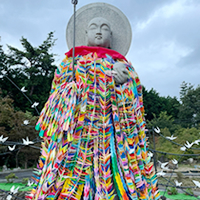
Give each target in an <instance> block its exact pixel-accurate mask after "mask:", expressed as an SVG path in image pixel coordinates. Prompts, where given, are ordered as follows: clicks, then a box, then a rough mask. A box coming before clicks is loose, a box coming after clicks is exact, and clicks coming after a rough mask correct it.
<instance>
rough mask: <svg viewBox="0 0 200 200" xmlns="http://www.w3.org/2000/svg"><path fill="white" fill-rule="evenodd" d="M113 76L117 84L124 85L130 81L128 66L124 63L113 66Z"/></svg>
mask: <svg viewBox="0 0 200 200" xmlns="http://www.w3.org/2000/svg"><path fill="white" fill-rule="evenodd" d="M113 70H114V73H113V76H114V80H115V82H116V83H117V84H124V83H126V82H127V81H128V71H127V68H126V65H125V64H124V63H123V62H118V61H117V62H116V63H115V64H114V65H113Z"/></svg>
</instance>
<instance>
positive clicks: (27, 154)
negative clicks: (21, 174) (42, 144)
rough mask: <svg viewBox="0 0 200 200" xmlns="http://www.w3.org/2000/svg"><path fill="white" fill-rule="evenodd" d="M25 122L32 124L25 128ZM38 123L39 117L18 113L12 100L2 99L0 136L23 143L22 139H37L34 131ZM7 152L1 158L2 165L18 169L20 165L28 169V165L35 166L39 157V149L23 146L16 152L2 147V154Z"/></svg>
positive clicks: (0, 148)
mask: <svg viewBox="0 0 200 200" xmlns="http://www.w3.org/2000/svg"><path fill="white" fill-rule="evenodd" d="M24 120H29V123H30V124H28V125H27V126H25V125H24V124H23V121H24ZM36 121H37V117H33V116H32V114H31V113H30V112H26V113H24V112H22V111H16V110H15V109H14V107H13V100H12V99H11V98H9V97H4V98H2V97H0V135H3V137H8V141H13V142H16V143H22V138H24V139H26V137H28V138H29V140H34V139H36V138H37V136H38V133H37V132H36V131H35V129H34V126H35V123H36ZM35 145H39V144H35ZM11 146H12V145H11ZM5 152H6V153H7V152H9V153H8V154H5V155H2V156H0V165H4V164H6V165H7V166H8V167H18V166H19V165H20V166H22V167H25V168H27V167H28V165H30V166H31V165H33V163H34V162H36V160H37V159H38V156H39V149H33V148H31V147H28V146H21V145H16V148H15V150H14V151H12V152H10V151H9V150H8V148H7V146H6V145H0V153H5Z"/></svg>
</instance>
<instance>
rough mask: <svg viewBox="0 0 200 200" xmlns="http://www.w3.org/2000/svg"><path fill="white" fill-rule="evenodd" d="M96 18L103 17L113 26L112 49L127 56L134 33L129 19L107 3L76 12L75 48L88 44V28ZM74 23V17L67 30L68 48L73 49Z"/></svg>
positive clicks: (92, 4)
mask: <svg viewBox="0 0 200 200" xmlns="http://www.w3.org/2000/svg"><path fill="white" fill-rule="evenodd" d="M95 17H103V18H105V19H107V20H108V21H109V22H110V24H111V31H112V44H111V46H112V49H113V50H115V51H117V52H119V53H121V54H122V55H124V56H125V55H126V54H127V52H128V50H129V48H130V44H131V39H132V31H131V25H130V23H129V21H128V19H127V17H126V16H125V15H124V14H123V13H122V11H120V10H119V9H118V8H116V7H115V6H113V5H110V4H107V3H91V4H88V5H85V6H83V7H81V8H80V9H78V10H77V11H76V40H75V46H82V45H87V44H86V33H85V31H86V27H87V25H88V23H89V21H90V20H91V19H93V18H95ZM73 22H74V16H73V15H72V16H71V18H70V20H69V22H68V25H67V29H66V40H67V45H68V48H69V49H71V48H72V47H73Z"/></svg>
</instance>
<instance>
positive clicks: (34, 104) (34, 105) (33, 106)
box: [31, 102, 39, 108]
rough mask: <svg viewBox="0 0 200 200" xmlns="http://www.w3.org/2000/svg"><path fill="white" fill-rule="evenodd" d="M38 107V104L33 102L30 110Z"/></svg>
mask: <svg viewBox="0 0 200 200" xmlns="http://www.w3.org/2000/svg"><path fill="white" fill-rule="evenodd" d="M38 105H39V103H38V102H34V103H33V105H32V106H31V108H35V107H37V106H38Z"/></svg>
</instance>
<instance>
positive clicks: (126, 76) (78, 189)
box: [27, 3, 159, 200]
mask: <svg viewBox="0 0 200 200" xmlns="http://www.w3.org/2000/svg"><path fill="white" fill-rule="evenodd" d="M72 19H73V18H71V19H70V21H69V24H68V27H67V41H68V46H69V47H70V48H71V47H72V38H73V31H72V21H73V20H72ZM76 27H77V31H76V48H75V58H74V61H75V62H74V68H75V76H73V74H72V72H73V70H72V68H73V67H72V66H73V58H72V49H71V50H70V51H68V52H67V53H66V54H65V55H66V57H65V59H64V60H63V61H62V62H61V64H60V66H59V67H58V69H57V70H56V72H55V76H54V79H53V82H52V89H51V95H50V97H49V99H48V101H47V102H46V104H45V106H44V108H43V110H42V112H41V115H40V118H39V120H38V122H37V124H36V129H37V130H38V131H39V135H40V137H41V138H42V139H43V142H42V150H41V156H40V158H39V162H38V167H37V170H36V172H35V176H34V177H33V180H34V183H35V185H34V189H33V190H32V191H31V193H30V194H29V195H28V196H27V199H35V200H36V199H38V200H39V199H40V200H43V199H74V200H76V199H84V200H86V199H91V200H92V199H95V200H104V199H105V200H106V199H120V200H124V199H127V200H128V199H148V200H149V199H159V192H158V190H157V186H156V184H157V180H156V176H155V172H154V169H153V163H151V162H150V157H149V156H148V155H147V138H146V134H145V120H144V107H143V101H142V87H141V84H140V80H139V78H138V75H137V73H136V72H135V69H134V68H133V66H132V65H131V64H130V63H129V62H128V61H127V60H126V58H125V57H124V55H125V54H126V53H127V51H128V49H129V46H130V41H131V28H130V24H129V22H128V20H127V18H126V17H125V16H124V14H123V13H122V12H121V11H120V10H118V9H117V8H116V7H114V6H111V5H109V4H106V3H95V4H89V5H87V6H84V7H82V8H80V9H79V10H78V11H77V24H76ZM73 77H75V79H74V78H73Z"/></svg>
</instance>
